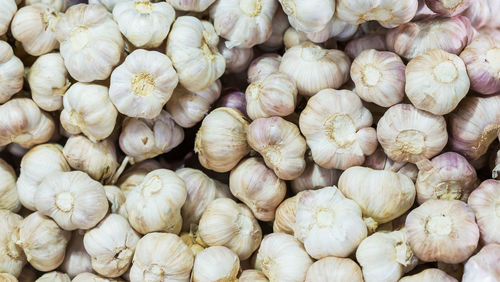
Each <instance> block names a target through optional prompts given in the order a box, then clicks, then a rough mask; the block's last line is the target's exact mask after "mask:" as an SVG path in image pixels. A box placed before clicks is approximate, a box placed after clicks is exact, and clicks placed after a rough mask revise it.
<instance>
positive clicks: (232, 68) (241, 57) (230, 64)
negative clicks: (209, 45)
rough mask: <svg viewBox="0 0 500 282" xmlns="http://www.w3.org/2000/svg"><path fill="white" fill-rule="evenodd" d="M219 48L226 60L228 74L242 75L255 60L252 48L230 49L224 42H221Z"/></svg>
mask: <svg viewBox="0 0 500 282" xmlns="http://www.w3.org/2000/svg"><path fill="white" fill-rule="evenodd" d="M227 44H230V43H227ZM217 48H218V49H219V53H221V55H222V56H223V57H224V59H225V60H226V73H241V72H243V71H245V70H246V69H247V68H248V65H249V64H250V62H251V61H252V59H253V53H254V52H253V49H252V48H240V47H232V48H228V47H227V46H226V42H224V41H222V40H221V41H219V44H218V45H217Z"/></svg>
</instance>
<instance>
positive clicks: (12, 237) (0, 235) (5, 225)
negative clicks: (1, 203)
mask: <svg viewBox="0 0 500 282" xmlns="http://www.w3.org/2000/svg"><path fill="white" fill-rule="evenodd" d="M0 219H1V220H2V229H1V231H0V272H6V273H10V274H12V275H14V276H15V277H18V276H19V274H21V271H22V269H23V266H24V265H25V264H26V256H25V255H24V252H23V249H22V248H21V247H19V246H18V245H16V243H17V241H18V240H19V226H20V224H21V222H22V220H23V218H22V217H21V216H20V215H18V214H15V213H13V212H11V211H9V210H4V209H0Z"/></svg>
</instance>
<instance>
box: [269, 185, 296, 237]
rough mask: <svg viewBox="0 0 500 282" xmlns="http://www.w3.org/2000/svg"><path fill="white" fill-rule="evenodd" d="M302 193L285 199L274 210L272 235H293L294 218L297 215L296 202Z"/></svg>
mask: <svg viewBox="0 0 500 282" xmlns="http://www.w3.org/2000/svg"><path fill="white" fill-rule="evenodd" d="M301 194H302V192H299V193H298V194H297V195H295V196H293V197H290V198H287V199H285V200H284V201H283V202H281V204H280V205H279V206H278V208H277V209H276V213H275V215H274V222H273V232H274V233H286V234H290V235H293V233H294V228H295V216H296V215H297V202H298V200H299V197H300V195H301Z"/></svg>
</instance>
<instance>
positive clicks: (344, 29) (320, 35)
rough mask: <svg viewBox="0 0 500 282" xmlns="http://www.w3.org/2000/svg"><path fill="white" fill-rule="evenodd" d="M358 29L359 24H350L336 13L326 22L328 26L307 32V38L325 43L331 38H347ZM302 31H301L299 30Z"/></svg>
mask: <svg viewBox="0 0 500 282" xmlns="http://www.w3.org/2000/svg"><path fill="white" fill-rule="evenodd" d="M356 31H358V25H357V24H349V23H347V22H345V21H343V20H341V19H339V18H338V17H337V15H334V16H333V18H332V19H331V20H330V21H329V22H328V23H327V24H326V26H325V27H324V28H323V29H321V30H319V31H316V32H305V33H304V34H305V36H306V38H307V39H309V40H310V41H312V42H314V43H323V42H325V45H326V41H327V40H328V39H330V38H333V39H337V40H342V41H344V40H347V39H349V38H350V37H352V36H353V35H354V34H355V33H356ZM298 32H299V33H302V32H301V31H298Z"/></svg>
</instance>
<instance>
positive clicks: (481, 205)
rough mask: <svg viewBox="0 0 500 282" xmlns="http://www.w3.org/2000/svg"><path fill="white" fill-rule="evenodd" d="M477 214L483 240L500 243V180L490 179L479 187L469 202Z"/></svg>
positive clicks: (473, 192)
mask: <svg viewBox="0 0 500 282" xmlns="http://www.w3.org/2000/svg"><path fill="white" fill-rule="evenodd" d="M467 203H468V204H469V206H470V207H471V209H472V210H473V211H474V215H475V216H476V221H477V225H478V226H479V231H480V233H481V240H482V241H483V242H485V243H486V244H491V243H495V244H498V243H500V236H499V232H498V230H499V228H500V214H499V213H498V212H497V210H498V208H497V207H498V204H499V203H500V181H497V180H493V179H488V180H485V181H483V182H482V183H481V185H479V187H477V188H476V189H475V190H474V191H472V193H471V194H470V196H469V200H468V202H467Z"/></svg>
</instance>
